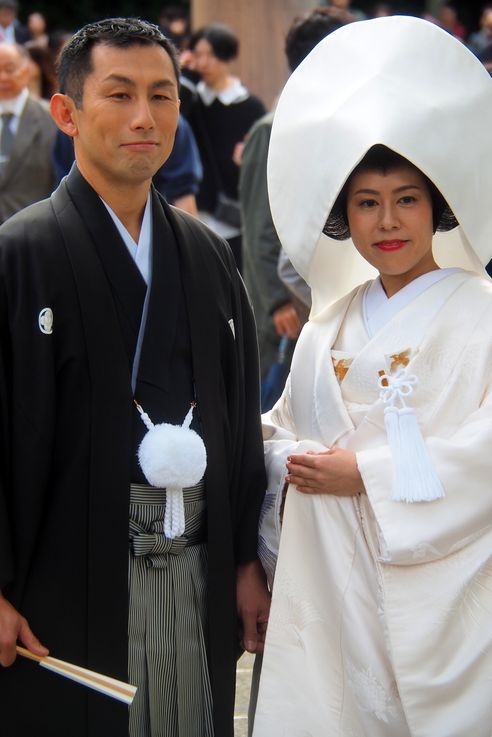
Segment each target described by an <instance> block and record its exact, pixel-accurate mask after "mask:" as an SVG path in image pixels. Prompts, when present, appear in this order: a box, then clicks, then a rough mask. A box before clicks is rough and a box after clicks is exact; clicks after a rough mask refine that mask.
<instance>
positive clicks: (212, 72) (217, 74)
mask: <svg viewBox="0 0 492 737" xmlns="http://www.w3.org/2000/svg"><path fill="white" fill-rule="evenodd" d="M194 56H195V69H196V71H197V72H198V73H199V74H200V76H201V78H202V79H203V81H204V82H205V83H206V84H208V85H209V87H214V86H215V85H216V84H219V83H220V82H221V81H222V79H223V77H224V76H225V75H226V74H227V72H228V69H229V65H228V64H227V62H224V61H221V60H220V59H218V58H217V57H216V56H215V54H214V50H213V48H212V45H211V44H210V43H209V42H208V41H207V40H206V39H205V38H201V39H200V40H199V41H198V42H197V44H196V45H195V48H194Z"/></svg>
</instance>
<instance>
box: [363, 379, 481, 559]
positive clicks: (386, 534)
mask: <svg viewBox="0 0 492 737" xmlns="http://www.w3.org/2000/svg"><path fill="white" fill-rule="evenodd" d="M455 402H456V403H457V404H458V405H459V402H460V397H459V396H456V397H455ZM448 432H449V429H448ZM425 440H426V444H427V448H428V450H429V453H430V456H431V459H432V462H433V464H434V467H435V469H436V471H437V474H438V476H439V478H440V480H441V482H442V485H443V487H444V492H445V497H444V498H443V499H439V500H437V501H434V502H420V503H413V504H405V503H402V502H394V501H391V484H392V463H391V454H390V450H389V448H388V446H381V447H379V448H371V449H367V450H363V451H359V452H358V453H357V462H358V466H359V470H360V473H361V475H362V479H363V481H364V485H365V488H366V492H367V497H368V500H369V502H370V505H371V507H372V511H373V512H374V515H375V517H376V520H377V522H378V525H379V531H380V540H379V542H380V553H381V558H382V560H384V561H385V562H388V563H396V564H403V565H411V564H415V563H424V562H428V561H432V560H438V559H440V558H444V557H446V556H448V555H450V554H452V553H454V552H456V551H457V550H460V549H461V548H463V547H464V546H466V545H468V544H469V543H471V542H473V541H474V540H476V539H478V538H479V537H481V536H482V535H484V534H485V533H486V532H488V531H489V530H490V529H491V527H492V463H491V453H492V391H491V389H490V385H489V388H488V390H487V391H486V393H485V396H484V398H483V401H482V402H481V404H480V407H479V408H478V409H476V410H475V411H472V412H471V414H470V415H469V417H468V418H467V419H466V421H465V422H462V423H460V425H459V426H458V427H457V428H456V429H454V431H453V432H451V433H449V434H447V433H446V434H444V433H443V437H437V436H436V435H434V436H429V437H426V438H425Z"/></svg>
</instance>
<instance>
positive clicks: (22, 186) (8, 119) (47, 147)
mask: <svg viewBox="0 0 492 737" xmlns="http://www.w3.org/2000/svg"><path fill="white" fill-rule="evenodd" d="M29 70H30V68H29V54H28V52H27V50H26V49H25V48H24V47H22V46H18V45H17V44H9V43H6V42H3V43H0V120H1V122H0V223H3V222H4V221H5V220H7V218H9V217H10V216H11V215H13V214H14V213H16V212H18V211H19V210H22V208H23V207H26V206H27V205H30V204H31V203H33V202H37V201H38V200H42V199H44V198H45V197H48V196H49V195H50V194H51V192H52V190H53V185H54V173H53V166H52V162H51V151H52V148H53V144H54V140H55V135H56V126H55V124H54V123H53V120H52V118H51V115H50V114H49V110H48V109H47V107H45V106H44V105H43V104H42V103H41V102H40V101H39V100H37V99H35V98H34V97H33V96H32V95H30V94H29V90H28V83H29Z"/></svg>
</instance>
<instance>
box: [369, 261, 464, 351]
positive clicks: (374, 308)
mask: <svg viewBox="0 0 492 737" xmlns="http://www.w3.org/2000/svg"><path fill="white" fill-rule="evenodd" d="M457 271H460V269H435V270H434V271H429V272H427V274H422V276H419V277H417V279H414V280H413V281H411V282H410V284H407V285H406V286H405V287H403V289H400V290H399V291H398V292H396V294H394V295H393V296H392V297H389V298H388V297H387V296H386V292H385V291H384V289H383V285H382V284H381V279H380V277H378V278H377V279H374V281H372V282H370V283H369V284H368V285H367V288H366V289H365V290H364V295H363V301H362V304H363V307H362V311H363V318H364V325H365V328H366V331H367V334H368V335H369V337H371V338H372V337H373V336H374V335H376V333H378V332H379V330H381V328H382V327H384V326H385V325H386V324H387V323H388V322H389V321H390V320H391V319H392V318H393V317H394V316H395V315H396V314H397V313H398V312H400V310H402V309H403V308H404V307H406V306H407V305H409V304H410V302H412V301H413V300H414V299H415V298H416V297H418V296H419V294H422V293H423V292H425V291H426V290H427V289H429V288H430V287H431V286H432V285H433V284H436V283H437V282H438V281H441V279H445V278H446V277H448V276H450V275H451V274H454V273H456V272H457Z"/></svg>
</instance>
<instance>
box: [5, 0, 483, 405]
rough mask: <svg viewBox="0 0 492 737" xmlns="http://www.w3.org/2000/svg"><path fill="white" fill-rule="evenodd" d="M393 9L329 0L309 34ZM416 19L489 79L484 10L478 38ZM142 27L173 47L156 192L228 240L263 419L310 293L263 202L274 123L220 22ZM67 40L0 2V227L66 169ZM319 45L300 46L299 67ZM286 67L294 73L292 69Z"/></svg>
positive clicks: (449, 16)
mask: <svg viewBox="0 0 492 737" xmlns="http://www.w3.org/2000/svg"><path fill="white" fill-rule="evenodd" d="M31 7H32V6H31ZM397 11H398V12H399V8H397V7H396V5H392V3H375V4H374V5H373V6H372V9H371V12H369V13H368V12H366V11H363V10H361V9H359V8H358V7H357V3H356V4H355V7H354V6H352V4H351V3H350V2H349V0H328V2H325V3H321V4H320V5H319V7H317V8H314V7H313V10H312V11H311V14H314V15H315V16H316V20H317V23H318V24H319V19H320V17H324V18H325V19H326V23H327V29H326V32H327V33H328V32H331V31H332V30H333V29H334V28H335V27H336V26H337V25H344V24H346V23H351V22H353V21H357V20H362V19H364V18H369V17H382V16H387V15H392V14H394V13H395V12H397ZM424 17H426V18H427V19H428V20H430V21H431V22H433V23H436V24H437V25H439V26H441V27H442V28H443V29H444V30H445V31H446V32H448V33H450V34H452V35H453V36H455V37H457V38H458V39H460V40H461V41H462V42H463V43H464V44H466V45H467V46H468V47H469V49H470V51H471V52H473V53H474V54H475V55H476V56H478V58H479V59H481V61H482V62H483V64H484V66H485V68H486V69H487V70H488V71H489V73H490V74H492V2H491V3H487V4H485V5H483V8H482V10H481V15H480V19H479V25H478V27H476V28H475V27H469V28H468V27H466V26H465V25H464V22H463V19H462V16H461V13H460V6H459V5H457V4H454V3H448V2H443V3H442V4H441V6H440V7H439V9H438V11H437V12H436V14H435V17H433V16H429V15H425V16H424ZM21 19H22V20H23V21H24V22H21ZM148 20H151V21H154V22H156V23H158V25H159V26H160V27H161V29H162V31H163V32H164V33H165V35H166V36H168V37H170V38H171V39H172V40H173V42H174V43H175V45H176V47H177V48H178V50H179V53H180V58H181V68H182V73H181V80H180V81H181V101H182V102H181V115H180V121H179V127H178V132H177V136H176V143H175V148H174V150H173V153H172V155H171V157H170V159H169V160H168V161H167V162H166V163H165V165H164V166H163V167H162V169H161V170H160V171H159V172H157V174H156V176H155V180H154V183H155V185H156V187H157V188H158V189H159V190H160V191H161V193H162V194H164V196H165V197H166V198H167V199H168V200H169V201H170V202H171V203H173V204H175V205H176V206H178V207H182V208H183V209H186V210H187V211H188V212H191V213H192V214H194V215H195V216H197V217H199V218H200V219H201V220H202V221H203V222H205V223H207V224H208V225H209V226H210V227H211V228H212V229H214V230H216V231H217V232H218V233H219V235H221V236H223V237H224V238H225V239H226V240H227V241H228V242H229V244H230V246H231V248H232V250H233V253H234V256H235V258H236V261H237V265H238V268H239V269H240V270H241V271H242V273H243V275H244V278H245V281H246V285H247V287H248V290H249V292H250V295H251V299H252V301H253V306H254V309H255V315H256V320H257V325H258V333H259V347H260V360H261V369H262V380H263V409H268V408H269V406H270V405H271V403H272V402H273V401H274V399H275V398H276V391H277V389H276V388H275V387H276V386H277V385H278V387H280V386H281V385H282V382H283V379H284V378H285V371H286V370H287V368H288V365H289V360H290V355H291V353H292V349H293V346H294V343H295V340H296V338H297V336H298V334H299V332H300V329H301V327H302V324H303V323H304V322H305V320H306V319H307V315H308V312H309V301H310V298H309V289H308V288H307V286H306V285H305V284H304V283H303V282H302V280H301V279H300V278H299V277H298V276H297V275H296V274H295V273H294V272H293V270H292V269H291V267H290V265H289V263H285V258H284V257H283V255H282V252H281V247H280V243H279V242H278V239H277V237H276V233H275V228H274V226H273V223H272V221H271V216H270V211H269V205H268V198H267V193H266V157H267V151H268V141H269V133H270V128H271V114H270V115H269V114H268V112H267V110H266V107H265V105H264V104H263V102H262V101H261V100H260V99H259V98H258V97H257V96H256V95H255V94H254V90H253V92H250V91H249V90H248V89H247V88H246V86H245V85H244V84H243V83H242V81H241V80H240V79H238V78H237V76H235V75H234V74H233V72H232V70H231V65H232V64H233V62H234V60H235V59H236V58H237V56H238V54H239V53H240V48H239V39H238V37H237V35H236V32H235V30H234V29H233V28H230V27H228V26H226V25H224V24H222V23H221V22H220V19H217V22H216V23H212V24H210V25H208V26H205V27H203V28H199V29H194V28H192V27H191V24H190V18H189V14H188V12H187V10H186V9H185V8H184V7H182V6H180V5H166V6H165V7H164V8H163V9H162V12H161V13H160V15H159V17H158V18H149V19H148ZM465 20H466V18H465ZM69 38H70V33H69V32H68V31H66V30H63V29H61V28H56V27H50V26H49V25H48V23H47V20H46V18H45V16H44V15H43V14H42V13H41V12H38V11H33V12H29V13H28V14H27V15H26V16H24V15H23V14H22V8H20V7H19V4H18V2H17V0H0V115H1V120H0V223H1V222H3V221H5V220H6V219H7V218H8V217H10V216H11V215H13V214H14V213H15V212H17V211H18V210H20V209H22V208H23V207H25V206H27V205H29V204H31V203H33V202H35V201H37V200H39V199H42V198H44V197H47V196H49V195H50V193H51V191H52V190H53V188H54V187H55V186H56V184H57V183H58V182H59V181H60V179H61V178H62V177H63V176H64V175H65V174H66V173H68V171H69V169H70V167H71V166H72V163H73V159H74V152H73V145H72V140H71V139H69V138H67V137H66V136H65V135H64V134H62V133H61V132H59V131H57V129H56V128H55V126H54V124H53V122H52V120H51V117H50V115H49V111H48V101H49V99H50V97H51V95H52V94H53V93H54V92H55V91H56V90H57V76H56V60H57V56H58V55H59V53H60V50H61V48H62V47H63V45H64V43H66V41H67V40H68V39H69ZM318 40H319V38H315V39H314V41H313V40H312V39H311V40H309V41H308V42H307V47H306V48H304V49H302V54H301V57H302V56H303V55H304V54H305V53H307V51H309V50H310V48H312V46H313V45H314V44H315V43H316V42H317V41H318ZM309 44H311V45H310V46H309ZM289 65H290V67H291V69H293V68H294V67H295V65H296V64H295V63H292V60H291V59H289ZM272 372H273V375H275V376H276V377H277V379H275V381H274V384H275V386H274V387H273V389H272V383H271V380H270V377H271V376H272ZM275 382H276V383H275Z"/></svg>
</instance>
